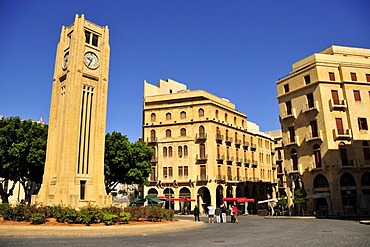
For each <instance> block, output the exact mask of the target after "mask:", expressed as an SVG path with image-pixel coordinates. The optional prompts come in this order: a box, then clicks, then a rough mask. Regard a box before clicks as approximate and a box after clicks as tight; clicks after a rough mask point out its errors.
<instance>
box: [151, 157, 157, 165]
mask: <svg viewBox="0 0 370 247" xmlns="http://www.w3.org/2000/svg"><path fill="white" fill-rule="evenodd" d="M150 162H152V164H153V165H155V164H157V163H158V158H157V157H152V159H151V161H150Z"/></svg>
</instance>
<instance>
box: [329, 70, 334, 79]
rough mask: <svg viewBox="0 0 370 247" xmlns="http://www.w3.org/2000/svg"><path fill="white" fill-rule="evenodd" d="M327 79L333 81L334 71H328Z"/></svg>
mask: <svg viewBox="0 0 370 247" xmlns="http://www.w3.org/2000/svg"><path fill="white" fill-rule="evenodd" d="M329 80H331V81H335V75H334V72H329Z"/></svg>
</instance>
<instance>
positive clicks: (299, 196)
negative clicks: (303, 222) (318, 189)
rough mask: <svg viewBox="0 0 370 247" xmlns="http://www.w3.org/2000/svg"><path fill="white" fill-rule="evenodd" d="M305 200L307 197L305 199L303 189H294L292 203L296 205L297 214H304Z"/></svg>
mask: <svg viewBox="0 0 370 247" xmlns="http://www.w3.org/2000/svg"><path fill="white" fill-rule="evenodd" d="M306 201H307V199H306V193H305V191H304V190H303V189H296V191H295V195H294V204H295V205H297V209H298V213H299V214H304V211H303V204H305V203H306Z"/></svg>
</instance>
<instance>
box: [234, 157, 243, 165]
mask: <svg viewBox="0 0 370 247" xmlns="http://www.w3.org/2000/svg"><path fill="white" fill-rule="evenodd" d="M235 161H236V165H237V166H241V165H242V163H243V158H238V157H236V160H235Z"/></svg>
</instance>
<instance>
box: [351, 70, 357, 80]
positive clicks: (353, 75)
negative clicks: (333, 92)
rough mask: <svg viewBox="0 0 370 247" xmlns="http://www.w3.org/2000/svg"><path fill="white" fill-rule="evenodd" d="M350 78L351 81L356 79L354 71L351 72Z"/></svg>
mask: <svg viewBox="0 0 370 247" xmlns="http://www.w3.org/2000/svg"><path fill="white" fill-rule="evenodd" d="M351 80H352V81H357V75H356V73H353V72H352V73H351Z"/></svg>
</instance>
